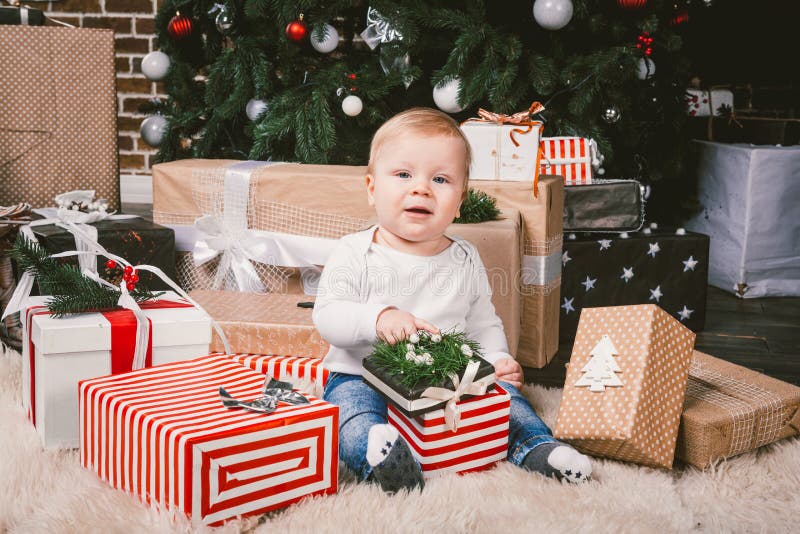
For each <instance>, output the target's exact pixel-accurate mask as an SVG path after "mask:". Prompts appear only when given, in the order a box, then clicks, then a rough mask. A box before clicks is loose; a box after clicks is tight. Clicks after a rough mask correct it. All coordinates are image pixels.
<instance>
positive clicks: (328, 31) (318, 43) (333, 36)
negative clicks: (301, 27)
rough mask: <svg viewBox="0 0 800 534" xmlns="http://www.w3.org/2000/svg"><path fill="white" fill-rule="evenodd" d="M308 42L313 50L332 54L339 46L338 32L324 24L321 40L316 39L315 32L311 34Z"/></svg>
mask: <svg viewBox="0 0 800 534" xmlns="http://www.w3.org/2000/svg"><path fill="white" fill-rule="evenodd" d="M309 41H311V46H313V47H314V50H316V51H317V52H321V53H323V54H327V53H329V52H333V51H334V50H336V47H337V46H339V32H337V31H336V28H334V27H333V26H331V25H330V24H326V25H325V34H324V35H323V36H322V39H319V40H318V39H317V32H311V37H310V38H309Z"/></svg>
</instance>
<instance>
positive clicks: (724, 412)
mask: <svg viewBox="0 0 800 534" xmlns="http://www.w3.org/2000/svg"><path fill="white" fill-rule="evenodd" d="M799 433H800V388H798V387H797V386H794V385H792V384H789V383H787V382H783V381H781V380H777V379H775V378H771V377H769V376H766V375H764V374H761V373H758V372H756V371H751V370H750V369H747V368H745V367H741V366H739V365H736V364H733V363H730V362H726V361H723V360H720V359H717V358H714V357H713V356H709V355H708V354H703V353H702V352H697V351H695V352H694V356H693V357H692V364H691V367H690V368H689V383H688V385H687V387H686V399H685V401H684V405H683V415H681V426H680V430H679V432H678V447H677V450H676V451H675V455H676V457H678V458H680V459H681V460H683V461H684V462H686V463H689V464H691V465H694V466H695V467H698V468H700V469H703V468H705V467H707V466H709V465H710V464H711V463H713V462H714V461H716V460H720V459H723V458H730V457H731V456H736V455H737V454H741V453H743V452H747V451H751V450H754V449H756V448H758V447H761V446H763V445H767V444H769V443H773V442H775V441H778V440H780V439H783V438H788V437H790V436H795V435H797V434H799Z"/></svg>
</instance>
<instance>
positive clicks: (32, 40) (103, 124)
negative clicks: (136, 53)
mask: <svg viewBox="0 0 800 534" xmlns="http://www.w3.org/2000/svg"><path fill="white" fill-rule="evenodd" d="M0 49H2V50H3V53H2V54H0V73H2V75H0V94H2V95H3V97H2V98H0V205H3V206H7V205H9V204H12V203H16V202H28V203H29V204H31V205H32V206H33V207H34V208H38V207H44V206H50V205H51V204H52V202H53V197H55V196H56V195H57V194H59V193H62V192H64V191H69V190H74V189H94V190H96V192H97V197H98V198H104V199H106V200H107V201H108V204H109V208H110V209H111V210H114V209H117V208H118V207H119V175H118V169H117V167H118V166H117V97H116V72H115V68H114V32H112V31H111V30H100V29H87V28H61V27H51V26H4V25H0Z"/></svg>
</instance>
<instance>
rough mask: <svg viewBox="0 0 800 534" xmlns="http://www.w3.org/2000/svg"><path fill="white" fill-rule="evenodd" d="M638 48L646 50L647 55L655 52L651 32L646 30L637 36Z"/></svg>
mask: <svg viewBox="0 0 800 534" xmlns="http://www.w3.org/2000/svg"><path fill="white" fill-rule="evenodd" d="M636 48H638V49H639V50H641V51H642V52H644V55H645V56H647V57H650V56H651V55H652V54H653V38H652V37H650V34H649V33H647V32H644V33H642V34H641V35H639V37H637V38H636Z"/></svg>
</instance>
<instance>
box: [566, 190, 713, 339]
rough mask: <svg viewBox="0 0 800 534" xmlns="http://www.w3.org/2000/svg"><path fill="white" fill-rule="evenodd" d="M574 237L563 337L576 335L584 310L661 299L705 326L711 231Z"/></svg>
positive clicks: (685, 320)
mask: <svg viewBox="0 0 800 534" xmlns="http://www.w3.org/2000/svg"><path fill="white" fill-rule="evenodd" d="M587 187H591V186H587ZM570 237H571V236H568V237H567V239H566V240H565V241H564V255H563V257H562V259H561V262H562V265H563V267H562V270H561V310H560V311H561V319H560V320H559V336H560V338H561V339H562V340H570V339H572V338H574V337H575V332H576V330H577V329H578V318H579V317H580V314H581V310H583V309H584V308H598V307H600V306H622V305H628V304H658V305H659V306H661V308H662V309H664V310H666V311H667V312H669V313H670V315H672V316H673V317H674V318H676V319H678V320H679V321H680V322H681V323H682V324H683V325H684V326H686V327H687V328H689V329H690V330H693V331H695V332H699V331H700V330H702V329H703V327H704V326H705V321H706V293H707V290H708V247H709V239H708V236H707V235H703V234H696V233H694V232H681V233H677V231H676V230H669V229H666V228H662V229H655V230H652V229H646V230H645V231H642V232H636V233H631V234H629V235H627V236H625V235H618V234H579V235H577V236H575V239H570Z"/></svg>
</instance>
